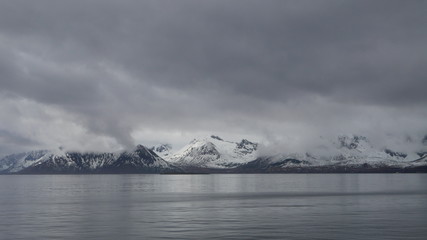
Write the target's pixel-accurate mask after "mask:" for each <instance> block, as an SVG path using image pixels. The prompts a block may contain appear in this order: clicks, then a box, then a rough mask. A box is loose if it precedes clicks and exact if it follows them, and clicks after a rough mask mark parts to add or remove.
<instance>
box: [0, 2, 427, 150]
mask: <svg viewBox="0 0 427 240" xmlns="http://www.w3.org/2000/svg"><path fill="white" fill-rule="evenodd" d="M426 10H427V1H423V0H421V1H411V0H405V1H393V0H384V1H381V0H376V1H371V0H369V1H363V0H357V1H342V0H336V1H329V0H328V1H323V0H311V1H304V0H295V1H285V0H277V1H269V0H257V1H250V0H241V1H238V0H234V1H230V0H223V1H221V0H215V1H213V0H212V1H203V0H194V1H186V0H180V1H175V0H170V1H166V0H155V1H123V0H121V1H116V0H115V1H107V0H99V1H97V0H93V1H91V0H89V1H88V0H82V1H80V0H73V1H54V0H51V1H43V0H37V1H27V0H23V1H20V0H4V1H0V114H1V115H0V116H1V119H0V155H1V154H6V153H10V152H16V151H22V150H27V149H38V148H56V147H58V146H64V147H66V148H68V149H78V150H98V151H101V150H102V151H104V150H118V149H121V148H128V147H132V146H134V145H135V144H139V143H141V144H144V145H148V146H149V145H152V144H156V143H161V142H165V143H172V144H173V145H174V147H176V148H177V147H182V146H183V145H184V144H185V143H187V142H188V141H190V140H191V139H193V138H197V137H203V136H209V135H211V134H215V135H220V136H222V137H223V138H228V139H231V140H239V139H241V138H248V139H250V140H254V141H260V142H263V143H265V144H271V143H277V142H281V143H284V144H285V145H286V144H287V146H295V147H296V146H301V145H304V144H306V143H308V142H310V141H311V139H316V138H317V137H318V136H333V135H338V134H361V135H367V136H369V137H370V138H372V139H375V141H377V142H384V143H385V142H387V141H389V139H392V138H395V137H396V138H402V137H403V138H406V137H408V136H410V137H411V138H414V139H417V138H421V137H422V136H424V135H425V134H426V133H427V14H426Z"/></svg>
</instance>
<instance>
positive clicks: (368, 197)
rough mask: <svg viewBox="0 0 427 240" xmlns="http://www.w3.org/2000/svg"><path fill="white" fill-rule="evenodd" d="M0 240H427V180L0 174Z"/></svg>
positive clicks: (395, 177) (350, 176)
mask: <svg viewBox="0 0 427 240" xmlns="http://www.w3.org/2000/svg"><path fill="white" fill-rule="evenodd" d="M0 239H1V240H7V239H103V240H104V239H114V240H120V239H427V174H308V175H305V174H295V175H294V174H273V175H266V174H264V175H262V174H260V175H256V174H254V175H252V174H240V175H239V174H236V175H234V174H229V175H227V174H225V175H221V174H218V175H215V174H214V175H47V176H36V175H34V176H33V175H31V176H0Z"/></svg>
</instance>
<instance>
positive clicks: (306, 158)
mask: <svg viewBox="0 0 427 240" xmlns="http://www.w3.org/2000/svg"><path fill="white" fill-rule="evenodd" d="M325 141H328V140H325ZM325 146H328V147H325ZM420 166H427V153H402V152H397V151H393V150H391V149H388V148H384V149H377V148H375V147H374V146H373V145H372V144H371V143H370V142H369V140H368V139H367V138H366V137H363V136H355V135H353V136H339V137H338V138H337V139H336V140H332V141H328V144H325V145H323V147H322V148H319V149H311V150H310V151H307V152H303V153H281V154H275V155H268V154H267V155H264V156H258V158H257V159H255V160H254V161H251V162H249V163H247V164H245V165H243V166H241V168H240V169H241V171H244V170H245V169H246V170H248V169H257V170H261V171H274V172H278V171H281V169H282V170H283V171H296V172H304V171H306V170H310V171H312V172H316V171H317V172H328V171H338V170H339V171H343V172H345V171H346V170H345V169H350V170H349V171H362V170H363V168H369V169H371V170H372V169H384V168H388V169H404V168H414V167H420ZM355 169H356V170H355ZM369 169H368V170H369ZM365 170H366V169H365Z"/></svg>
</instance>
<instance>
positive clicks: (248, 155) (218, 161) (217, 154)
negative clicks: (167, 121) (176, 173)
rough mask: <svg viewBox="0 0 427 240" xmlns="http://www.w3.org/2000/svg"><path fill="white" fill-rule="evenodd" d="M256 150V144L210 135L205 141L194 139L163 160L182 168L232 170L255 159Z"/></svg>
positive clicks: (244, 140)
mask: <svg viewBox="0 0 427 240" xmlns="http://www.w3.org/2000/svg"><path fill="white" fill-rule="evenodd" d="M257 149H258V144H257V143H253V142H250V141H248V140H246V139H243V140H242V141H240V142H232V141H226V140H224V139H222V138H220V137H218V136H214V135H212V136H211V137H210V138H206V139H201V140H198V139H194V140H193V141H191V142H190V143H189V144H188V145H187V146H185V147H183V148H182V149H181V150H179V151H178V152H176V153H175V154H172V155H169V156H166V157H165V159H166V160H167V161H169V162H171V163H174V164H176V165H179V166H183V167H195V168H232V167H236V166H239V165H242V164H244V163H247V162H249V161H251V160H253V159H255V158H256V155H257Z"/></svg>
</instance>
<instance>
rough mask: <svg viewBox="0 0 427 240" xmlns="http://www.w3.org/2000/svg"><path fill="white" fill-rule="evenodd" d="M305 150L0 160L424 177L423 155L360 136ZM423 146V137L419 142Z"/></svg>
mask: <svg viewBox="0 0 427 240" xmlns="http://www.w3.org/2000/svg"><path fill="white" fill-rule="evenodd" d="M324 141H325V142H326V143H327V144H324V145H320V146H319V147H316V148H313V149H309V151H300V152H285V151H279V153H277V150H276V151H274V153H273V151H266V150H265V149H264V150H263V151H261V148H262V146H261V145H260V144H258V143H255V142H251V141H249V140H246V139H242V140H241V141H237V142H233V141H228V140H224V139H222V138H221V137H219V136H215V135H212V136H210V137H208V138H205V139H194V140H192V141H191V142H190V143H189V144H188V145H186V146H184V147H183V148H182V149H180V150H178V151H174V150H173V148H172V146H171V145H170V144H161V145H157V146H153V147H151V148H148V147H145V146H143V145H138V146H137V147H135V148H134V149H132V150H128V151H121V152H112V153H100V152H72V151H64V150H63V149H57V150H53V151H52V150H37V151H31V152H25V153H17V154H11V155H8V156H6V157H4V158H2V159H0V173H2V174H92V173H94V174H95V173H170V174H172V173H353V172H361V173H370V172H427V151H415V152H398V151H393V150H392V149H390V148H382V149H377V148H375V147H374V146H373V144H371V143H370V141H369V139H368V138H366V137H363V136H356V135H351V136H339V137H337V138H336V139H333V140H324ZM421 145H422V146H424V149H426V148H427V147H426V146H427V136H426V138H424V139H423V140H422V144H421Z"/></svg>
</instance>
